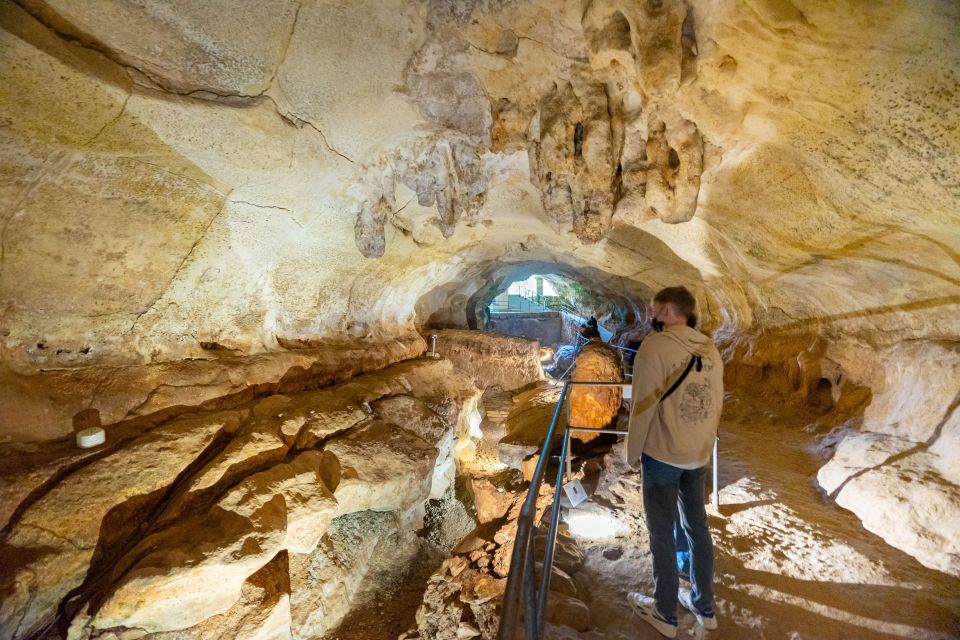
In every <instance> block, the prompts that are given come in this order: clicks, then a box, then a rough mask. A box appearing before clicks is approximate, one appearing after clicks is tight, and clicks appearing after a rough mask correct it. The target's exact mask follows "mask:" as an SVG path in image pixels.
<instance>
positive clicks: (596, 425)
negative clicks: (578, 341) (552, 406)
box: [568, 338, 624, 442]
mask: <svg viewBox="0 0 960 640" xmlns="http://www.w3.org/2000/svg"><path fill="white" fill-rule="evenodd" d="M623 380H624V377H623V365H622V364H621V361H620V355H619V352H618V351H616V350H615V349H613V348H611V347H609V346H607V345H606V344H604V343H603V342H601V341H600V340H599V339H596V338H595V339H593V340H591V341H590V342H588V343H587V344H585V345H583V348H582V349H581V350H580V353H579V354H578V355H577V359H576V363H575V364H574V366H573V371H571V372H570V381H571V382H614V383H622V382H623ZM568 393H569V394H570V399H569V400H568V402H569V404H570V411H569V417H568V420H569V421H570V424H571V425H575V426H578V427H586V428H588V429H602V428H604V427H609V426H610V424H611V423H612V422H613V421H614V419H615V418H616V417H617V411H618V410H619V409H620V404H621V402H622V401H623V391H622V390H621V389H620V387H618V386H617V387H592V386H589V385H575V384H574V385H571V386H570V387H569V391H568ZM597 435H599V434H596V433H590V432H577V433H576V436H577V438H578V439H580V440H582V441H583V442H589V441H590V440H593V439H594V438H595V437H596V436H597Z"/></svg>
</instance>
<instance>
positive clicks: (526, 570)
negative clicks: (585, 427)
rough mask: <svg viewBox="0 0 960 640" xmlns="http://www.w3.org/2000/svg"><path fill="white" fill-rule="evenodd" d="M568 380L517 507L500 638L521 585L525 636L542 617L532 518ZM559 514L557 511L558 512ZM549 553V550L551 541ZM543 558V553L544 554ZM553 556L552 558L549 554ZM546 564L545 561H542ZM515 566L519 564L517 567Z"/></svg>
mask: <svg viewBox="0 0 960 640" xmlns="http://www.w3.org/2000/svg"><path fill="white" fill-rule="evenodd" d="M569 385H570V381H569V380H566V381H564V383H563V388H562V389H561V390H560V398H559V399H558V400H557V408H556V409H555V410H554V412H553V419H552V420H551V421H550V428H549V429H548V430H547V437H546V439H545V440H544V442H543V448H542V449H541V450H540V459H539V460H537V466H536V467H535V468H534V470H533V476H532V477H531V478H530V488H529V489H528V490H527V498H526V500H524V502H523V507H522V508H521V509H520V515H519V517H518V518H517V534H516V538H515V540H514V543H513V554H512V555H511V556H510V574H509V576H508V578H507V588H506V591H505V592H504V595H503V614H502V615H501V617H500V629H499V631H498V633H497V637H498V638H499V639H500V640H512V639H513V637H514V630H515V628H516V624H517V615H518V613H519V611H518V610H517V609H518V606H519V604H520V602H519V600H520V590H521V587H523V591H524V592H525V596H526V597H525V598H524V599H525V601H526V612H525V615H524V628H525V631H526V634H525V638H527V639H528V640H534V639H535V638H539V637H540V633H539V629H540V622H539V619H540V618H542V617H543V610H542V609H541V610H539V611H538V605H539V598H536V597H535V595H536V594H535V586H534V580H536V575H535V559H534V542H533V518H534V516H535V515H536V511H537V497H538V496H539V495H540V485H541V484H542V483H543V474H544V472H545V471H546V469H547V460H548V459H549V454H550V449H551V448H552V444H553V434H554V431H555V430H556V426H557V419H558V418H559V417H560V407H561V406H562V405H563V401H564V399H565V398H566V395H567V388H568V386H569ZM558 515H559V512H558ZM553 530H554V535H556V524H554V525H553ZM548 546H551V549H550V551H551V553H552V545H549V544H548ZM544 559H545V560H546V557H545V558H544ZM551 560H552V558H551ZM544 566H545V567H546V563H544ZM517 567H520V569H519V570H518V569H517ZM544 573H547V575H548V578H547V579H546V581H545V583H546V585H547V587H548V588H549V585H550V580H549V573H548V571H547V570H546V569H545V571H544ZM545 598H546V597H545V596H544V606H546V599H545Z"/></svg>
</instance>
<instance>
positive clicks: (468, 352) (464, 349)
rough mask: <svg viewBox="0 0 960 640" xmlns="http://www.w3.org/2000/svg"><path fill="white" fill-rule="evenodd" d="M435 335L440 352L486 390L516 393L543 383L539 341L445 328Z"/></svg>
mask: <svg viewBox="0 0 960 640" xmlns="http://www.w3.org/2000/svg"><path fill="white" fill-rule="evenodd" d="M436 335H437V352H438V353H440V355H442V356H443V357H444V358H449V359H450V360H451V361H452V362H453V363H454V364H455V365H456V366H457V368H458V369H459V370H461V371H465V372H468V373H469V374H470V375H471V376H473V378H474V380H475V381H476V383H477V385H478V386H480V387H482V388H484V389H486V388H487V387H500V388H501V389H503V390H506V391H513V390H515V389H519V388H521V387H525V386H527V385H529V384H532V383H535V382H539V381H540V380H543V366H542V365H541V364H540V347H539V344H538V343H537V342H536V341H531V340H525V339H523V338H512V337H509V336H501V335H494V334H488V333H484V332H481V331H463V330H459V329H445V330H443V331H439V332H438V333H437V334H436Z"/></svg>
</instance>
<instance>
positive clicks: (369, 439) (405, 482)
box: [324, 420, 437, 515]
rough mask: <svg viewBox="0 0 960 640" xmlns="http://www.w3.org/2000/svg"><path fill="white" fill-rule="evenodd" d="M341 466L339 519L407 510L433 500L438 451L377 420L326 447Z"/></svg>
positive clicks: (336, 491) (338, 489)
mask: <svg viewBox="0 0 960 640" xmlns="http://www.w3.org/2000/svg"><path fill="white" fill-rule="evenodd" d="M324 453H325V454H328V455H332V456H333V457H334V458H335V459H336V462H337V465H338V467H339V473H338V480H339V481H338V482H337V483H336V486H335V488H334V491H333V494H334V495H335V496H336V498H337V503H338V506H337V515H344V514H348V513H353V512H356V511H366V510H367V509H373V510H375V511H395V510H396V511H406V510H407V509H409V508H410V507H412V506H413V505H414V504H416V503H418V502H422V501H423V500H425V499H426V498H427V497H428V496H429V495H430V486H431V480H432V474H433V467H434V464H435V463H436V460H437V449H436V447H434V446H433V445H431V444H430V443H428V442H426V441H425V440H423V439H421V438H419V437H417V436H415V435H413V434H412V433H410V432H409V431H406V430H404V429H401V428H400V427H398V426H396V425H393V424H389V423H387V422H383V421H380V420H373V421H371V422H369V423H367V424H366V425H365V426H363V427H359V428H357V429H355V430H354V431H351V432H350V433H349V434H347V435H345V436H337V437H335V438H333V439H332V440H330V441H329V442H328V443H327V444H325V445H324Z"/></svg>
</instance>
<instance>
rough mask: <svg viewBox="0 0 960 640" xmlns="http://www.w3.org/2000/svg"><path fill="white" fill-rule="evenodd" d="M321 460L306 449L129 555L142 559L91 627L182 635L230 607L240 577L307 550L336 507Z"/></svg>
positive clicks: (238, 591) (243, 578)
mask: <svg viewBox="0 0 960 640" xmlns="http://www.w3.org/2000/svg"><path fill="white" fill-rule="evenodd" d="M320 459H321V454H320V453H319V452H316V451H308V452H304V453H301V454H300V455H298V456H296V457H295V458H294V459H293V460H292V461H290V462H288V463H284V464H279V465H276V466H274V467H272V468H271V469H269V470H267V471H263V472H261V473H257V474H254V475H252V476H249V477H247V478H246V479H244V480H243V481H242V482H240V483H239V484H238V485H236V486H235V487H234V488H232V489H231V490H230V491H229V492H228V493H227V494H226V495H224V496H223V497H222V498H221V499H220V500H219V501H218V502H217V504H216V505H215V506H214V507H213V508H212V509H211V510H210V511H209V512H208V513H206V514H203V515H201V516H196V517H194V518H191V519H186V520H181V521H178V522H176V523H175V524H173V525H171V526H170V527H169V528H167V529H165V530H163V531H160V532H159V533H157V534H154V535H152V536H149V537H147V538H145V539H144V540H143V541H142V543H141V545H140V547H139V549H142V551H140V552H139V553H138V551H137V550H136V549H135V550H134V551H133V552H132V556H131V557H134V558H136V557H138V556H139V555H140V554H142V557H140V559H139V560H138V561H137V562H136V564H135V565H134V566H133V567H132V568H131V569H130V570H129V571H128V572H126V573H125V574H124V575H123V578H122V579H121V580H120V582H119V584H118V585H117V586H116V588H115V589H114V591H113V592H112V594H111V595H110V597H109V598H108V599H107V601H106V602H104V604H103V606H102V607H101V608H100V609H99V610H98V611H97V614H96V616H95V617H94V619H93V622H92V624H93V626H95V627H97V628H100V629H108V628H111V627H115V626H119V625H126V626H131V627H138V628H142V629H147V630H149V631H167V630H175V629H185V628H187V627H190V626H193V625H195V624H197V623H199V622H201V621H203V620H205V619H206V618H209V617H210V616H212V615H217V614H220V613H223V612H225V611H227V610H228V609H230V607H232V606H233V605H234V604H235V603H236V602H237V601H238V600H239V598H240V595H241V590H242V587H243V583H244V582H245V581H246V580H247V578H248V577H250V576H251V575H253V574H254V573H255V572H256V571H258V570H259V569H260V568H261V567H263V566H264V565H265V564H266V563H267V562H268V561H269V560H270V559H271V558H273V557H274V556H275V555H276V554H277V553H278V552H280V551H282V550H290V551H294V552H300V553H306V552H309V551H311V550H312V549H313V548H314V547H316V545H317V543H318V541H319V540H320V538H321V537H322V535H323V533H324V531H325V530H326V529H327V527H328V526H329V524H330V522H331V520H332V519H333V517H334V512H335V510H336V508H337V505H336V500H335V499H334V497H333V495H332V494H331V493H330V492H329V491H328V490H327V488H326V487H325V486H324V484H323V482H322V480H321V479H320V475H319V468H320ZM212 585H216V587H215V588H212Z"/></svg>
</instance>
